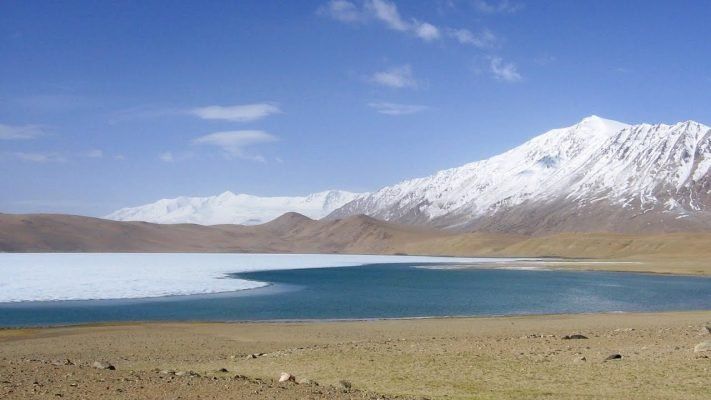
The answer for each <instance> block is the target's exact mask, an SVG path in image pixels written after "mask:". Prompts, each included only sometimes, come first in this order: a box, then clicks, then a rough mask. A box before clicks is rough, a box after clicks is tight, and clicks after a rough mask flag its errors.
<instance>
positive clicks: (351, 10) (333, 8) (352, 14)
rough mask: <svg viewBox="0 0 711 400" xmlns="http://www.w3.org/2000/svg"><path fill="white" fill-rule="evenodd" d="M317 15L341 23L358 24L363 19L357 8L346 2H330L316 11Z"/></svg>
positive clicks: (338, 0) (340, 0) (343, 0)
mask: <svg viewBox="0 0 711 400" xmlns="http://www.w3.org/2000/svg"><path fill="white" fill-rule="evenodd" d="M316 13H317V14H318V15H322V16H326V17H331V18H333V19H335V20H338V21H342V22H358V21H362V20H363V19H364V18H365V15H364V14H363V12H362V11H361V10H360V9H358V7H357V6H356V5H355V4H353V3H351V2H350V1H346V0H332V1H329V2H328V3H326V4H324V5H322V6H321V7H319V8H318V10H316Z"/></svg>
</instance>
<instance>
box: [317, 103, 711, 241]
mask: <svg viewBox="0 0 711 400" xmlns="http://www.w3.org/2000/svg"><path fill="white" fill-rule="evenodd" d="M710 168H711V128H709V127H708V126H706V125H703V124H700V123H698V122H694V121H686V122H680V123H677V124H674V125H666V124H654V125H652V124H638V125H629V124H625V123H621V122H617V121H612V120H608V119H604V118H601V117H598V116H594V115H593V116H590V117H587V118H584V119H583V120H582V121H580V122H579V123H577V124H575V125H572V126H569V127H565V128H558V129H553V130H550V131H548V132H545V133H543V134H541V135H539V136H536V137H534V138H532V139H530V140H528V141H526V142H525V143H523V144H521V145H520V146H517V147H515V148H513V149H511V150H508V151H506V152H504V153H502V154H499V155H496V156H494V157H491V158H488V159H485V160H481V161H476V162H473V163H468V164H465V165H463V166H460V167H456V168H451V169H447V170H443V171H439V172H436V173H434V174H432V175H430V176H427V177H423V178H415V179H410V180H406V181H403V182H400V183H398V184H395V185H391V186H386V187H384V188H382V189H380V190H378V191H375V192H373V193H371V194H368V195H365V196H361V197H359V198H357V199H354V200H353V201H351V202H349V203H347V204H345V205H344V206H342V207H341V208H339V209H337V210H335V211H334V212H333V213H331V214H330V215H329V216H327V218H342V217H344V216H348V215H353V214H365V215H370V216H373V217H375V218H378V219H383V220H387V221H394V222H400V223H407V224H415V225H424V226H432V227H436V228H442V229H449V230H453V231H460V232H465V231H489V232H507V233H520V234H549V233H557V232H569V231H570V232H577V231H586V232H591V231H611V232H621V233H624V232H627V233H631V232H645V231H646V232H656V233H662V232H675V231H706V230H711V213H710V212H709V209H710V208H711V178H710V177H709V169H710ZM682 178H683V179H682Z"/></svg>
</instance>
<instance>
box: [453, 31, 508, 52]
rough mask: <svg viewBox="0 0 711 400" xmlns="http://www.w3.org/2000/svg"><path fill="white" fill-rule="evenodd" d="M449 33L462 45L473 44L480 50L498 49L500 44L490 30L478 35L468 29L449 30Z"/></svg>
mask: <svg viewBox="0 0 711 400" xmlns="http://www.w3.org/2000/svg"><path fill="white" fill-rule="evenodd" d="M447 33H448V34H449V36H450V37H452V38H454V39H456V40H457V41H458V42H459V43H461V44H471V45H473V46H475V47H478V48H480V49H485V48H491V47H496V46H497V45H498V44H499V42H500V40H499V38H498V37H497V36H496V35H495V34H494V32H492V31H490V30H488V29H484V30H482V31H481V32H478V33H473V32H472V31H470V30H468V29H449V30H447Z"/></svg>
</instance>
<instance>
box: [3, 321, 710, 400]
mask: <svg viewBox="0 0 711 400" xmlns="http://www.w3.org/2000/svg"><path fill="white" fill-rule="evenodd" d="M707 326H711V311H707V312H683V313H655V314H589V315H560V316H526V317H498V318H449V319H421V320H382V321H350V322H314V323H310V322H307V323H136V324H120V325H99V326H80V327H62V328H46V329H23V330H18V329H8V330H0V398H2V399H34V398H54V399H56V398H70V399H89V398H97V397H101V398H116V399H212V398H219V399H363V398H373V399H377V398H394V397H397V396H401V397H402V398H415V399H421V398H433V399H471V398H477V399H524V398H525V399H530V398H546V399H559V398H560V399H568V398H571V399H572V398H586V399H629V398H648V399H709V398H711V358H709V357H711V352H699V353H695V352H694V346H695V345H696V344H698V343H701V342H703V341H706V340H711V334H710V333H709V331H708V329H707V328H706V327H707ZM572 334H580V335H584V336H585V337H587V339H568V340H566V339H564V338H563V337H564V336H565V335H572ZM613 354H619V355H620V356H621V357H622V358H621V359H614V360H609V361H605V359H606V358H607V357H608V356H611V355H613ZM67 360H68V361H67ZM95 361H107V362H109V363H110V364H112V365H113V366H115V368H116V369H115V370H103V369H97V368H95V367H93V366H92V364H93V363H94V362H95ZM282 372H288V373H290V374H292V375H294V376H295V378H296V383H294V382H286V383H278V382H277V380H278V379H279V377H280V374H281V373H282ZM342 381H347V382H342Z"/></svg>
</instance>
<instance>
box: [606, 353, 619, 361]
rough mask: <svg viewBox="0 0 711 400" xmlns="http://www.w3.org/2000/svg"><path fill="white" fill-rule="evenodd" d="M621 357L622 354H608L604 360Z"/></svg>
mask: <svg viewBox="0 0 711 400" xmlns="http://www.w3.org/2000/svg"><path fill="white" fill-rule="evenodd" d="M621 359H622V354H610V355H609V356H607V358H605V361H612V360H621Z"/></svg>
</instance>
